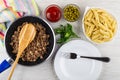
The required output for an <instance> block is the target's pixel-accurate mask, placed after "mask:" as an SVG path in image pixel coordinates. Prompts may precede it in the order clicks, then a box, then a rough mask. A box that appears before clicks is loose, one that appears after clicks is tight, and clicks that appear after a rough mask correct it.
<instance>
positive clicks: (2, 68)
mask: <svg viewBox="0 0 120 80" xmlns="http://www.w3.org/2000/svg"><path fill="white" fill-rule="evenodd" d="M12 63H13V60H12V59H10V58H8V59H6V60H4V61H3V62H2V63H1V64H0V73H2V72H3V71H5V70H6V69H8V68H9V67H10V66H11V64H12Z"/></svg>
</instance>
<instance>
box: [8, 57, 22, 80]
mask: <svg viewBox="0 0 120 80" xmlns="http://www.w3.org/2000/svg"><path fill="white" fill-rule="evenodd" d="M19 58H20V55H17V57H16V59H15V62H14V63H13V65H12V69H11V71H10V74H9V77H8V80H11V77H12V75H13V72H14V70H15V67H16V65H17V63H18V61H19Z"/></svg>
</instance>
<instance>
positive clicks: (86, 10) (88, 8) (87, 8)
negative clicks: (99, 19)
mask: <svg viewBox="0 0 120 80" xmlns="http://www.w3.org/2000/svg"><path fill="white" fill-rule="evenodd" d="M92 8H99V7H86V8H85V12H84V15H83V18H82V29H83V33H84V35H85V37H86V38H87V39H88V40H89V41H90V42H92V43H95V44H102V43H97V42H94V41H93V40H91V39H90V37H88V36H87V35H86V33H85V27H84V17H85V15H86V13H87V12H88V11H89V10H90V9H92ZM100 9H103V8H100ZM103 10H105V9H103ZM105 11H107V10H105ZM107 12H108V11H107ZM109 14H110V13H109ZM110 15H111V16H112V17H113V18H114V20H116V18H115V17H114V16H113V15H112V14H110ZM116 22H117V20H116ZM117 30H118V27H117V26H116V32H115V33H114V36H113V37H112V39H111V40H113V39H114V37H115V36H116V33H117ZM111 40H109V41H107V42H103V43H108V42H110V41H111Z"/></svg>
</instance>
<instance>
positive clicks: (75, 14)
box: [63, 4, 80, 22]
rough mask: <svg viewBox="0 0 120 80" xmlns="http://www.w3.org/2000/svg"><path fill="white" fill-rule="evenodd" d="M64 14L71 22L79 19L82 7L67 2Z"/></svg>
mask: <svg viewBox="0 0 120 80" xmlns="http://www.w3.org/2000/svg"><path fill="white" fill-rule="evenodd" d="M63 16H64V19H65V20H67V21H69V22H74V21H77V20H78V19H79V18H80V8H79V7H78V6H77V5H76V4H67V5H66V6H65V7H64V9H63Z"/></svg>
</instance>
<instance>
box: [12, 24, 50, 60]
mask: <svg viewBox="0 0 120 80" xmlns="http://www.w3.org/2000/svg"><path fill="white" fill-rule="evenodd" d="M25 24H27V22H26V23H23V24H22V25H21V26H18V28H17V31H15V32H14V34H13V35H12V38H11V43H10V45H11V46H12V48H13V51H12V52H13V53H14V54H15V55H16V54H17V52H18V45H19V39H18V36H19V33H20V31H21V29H22V27H23V26H24V25H25ZM33 25H34V26H35V28H36V36H35V38H34V40H33V41H32V42H31V43H30V44H29V45H28V47H27V48H26V49H25V50H24V51H23V53H22V55H21V58H22V60H23V61H29V62H34V61H36V60H37V59H38V58H40V59H43V55H44V54H45V53H46V49H47V46H48V45H49V41H48V39H49V35H48V34H46V29H45V28H44V27H43V26H42V25H40V24H38V23H36V24H33Z"/></svg>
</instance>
